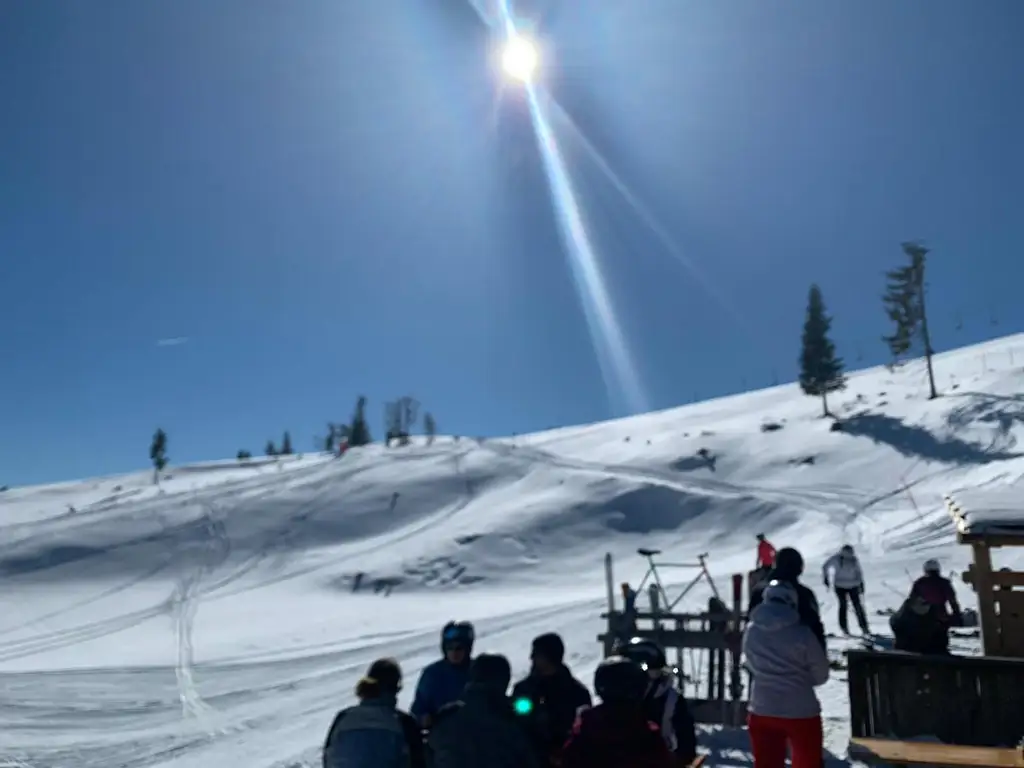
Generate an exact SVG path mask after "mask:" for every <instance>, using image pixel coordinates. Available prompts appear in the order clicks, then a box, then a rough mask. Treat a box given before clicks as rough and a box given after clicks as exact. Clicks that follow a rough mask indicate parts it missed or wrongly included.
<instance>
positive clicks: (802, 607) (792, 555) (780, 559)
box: [747, 547, 828, 651]
mask: <svg viewBox="0 0 1024 768" xmlns="http://www.w3.org/2000/svg"><path fill="white" fill-rule="evenodd" d="M803 572H804V556H803V555H801V554H800V551H799V550H797V549H794V548H793V547H783V548H782V549H780V550H779V551H778V553H777V554H776V555H775V565H774V566H773V567H772V570H771V572H769V574H768V577H767V578H766V579H765V580H764V581H763V582H761V583H760V584H758V585H756V586H754V588H753V590H752V591H751V595H750V603H749V607H748V608H747V613H748V614H753V612H754V609H755V608H757V606H759V605H760V604H761V602H762V600H763V599H764V591H765V589H766V588H767V586H768V584H769V583H770V582H772V581H783V582H786V583H787V584H789V585H790V586H791V587H793V589H794V590H796V595H797V598H798V603H797V611H798V612H799V614H800V621H801V623H802V624H804V625H805V626H807V627H808V628H809V629H810V630H811V632H813V633H814V636H815V637H816V638H817V639H818V642H819V643H821V647H822V650H826V651H827V650H828V646H827V644H826V642H825V625H824V624H822V623H821V609H820V607H819V605H818V598H817V597H815V596H814V592H813V591H812V590H811V588H810V587H808V586H807V585H806V584H802V583H801V582H800V576H801V575H802V574H803Z"/></svg>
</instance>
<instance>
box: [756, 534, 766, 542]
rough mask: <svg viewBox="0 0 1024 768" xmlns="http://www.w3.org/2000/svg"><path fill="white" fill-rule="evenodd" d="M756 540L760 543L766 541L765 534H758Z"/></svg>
mask: <svg viewBox="0 0 1024 768" xmlns="http://www.w3.org/2000/svg"><path fill="white" fill-rule="evenodd" d="M756 538H757V540H758V541H764V534H763V533H759V534H757V536H756Z"/></svg>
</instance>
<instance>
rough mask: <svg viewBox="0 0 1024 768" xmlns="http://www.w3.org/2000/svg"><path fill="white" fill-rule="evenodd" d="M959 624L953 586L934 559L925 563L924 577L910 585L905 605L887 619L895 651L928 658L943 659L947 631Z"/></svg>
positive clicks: (947, 639) (946, 646)
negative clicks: (923, 655)
mask: <svg viewBox="0 0 1024 768" xmlns="http://www.w3.org/2000/svg"><path fill="white" fill-rule="evenodd" d="M947 606H948V607H947ZM962 623H963V620H962V616H961V613H960V603H959V601H958V600H957V598H956V591H955V590H954V589H953V584H952V582H950V580H949V579H947V578H946V577H945V576H943V575H942V573H941V568H940V566H939V561H938V560H934V559H930V560H927V561H926V562H925V564H924V576H921V577H920V578H919V579H917V581H915V582H914V584H913V586H912V587H911V588H910V594H909V596H908V597H907V599H906V601H904V603H903V605H902V606H900V609H899V610H898V611H896V613H895V614H893V616H892V618H890V619H889V625H890V626H891V627H892V633H893V640H894V641H895V642H894V647H895V649H896V650H897V651H908V652H910V653H921V654H929V655H947V654H948V653H949V628H950V627H951V626H957V625H960V624H962Z"/></svg>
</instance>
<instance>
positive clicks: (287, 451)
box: [280, 431, 293, 456]
mask: <svg viewBox="0 0 1024 768" xmlns="http://www.w3.org/2000/svg"><path fill="white" fill-rule="evenodd" d="M292 453H293V451H292V436H291V435H289V434H288V432H287V431H285V433H284V437H283V438H282V439H281V450H280V454H281V455H282V456H291V455H292Z"/></svg>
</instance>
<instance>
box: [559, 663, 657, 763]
mask: <svg viewBox="0 0 1024 768" xmlns="http://www.w3.org/2000/svg"><path fill="white" fill-rule="evenodd" d="M646 687H647V678H646V676H645V675H644V673H643V671H642V670H641V669H640V668H639V667H638V666H637V665H635V664H634V663H633V662H631V661H630V660H629V659H624V658H622V657H619V656H611V657H609V658H607V659H605V660H604V661H602V662H601V663H600V664H599V665H598V667H597V671H596V672H595V673H594V691H595V692H596V693H597V695H598V697H599V698H600V699H601V703H600V704H598V705H597V706H596V707H591V708H590V709H585V710H583V711H582V712H581V713H580V715H579V717H578V718H577V719H576V724H575V725H574V726H573V731H572V735H571V736H569V740H568V741H567V742H566V744H565V749H564V750H563V751H562V768H674V766H673V761H672V755H671V753H670V752H669V751H668V748H667V747H666V746H665V742H664V741H663V740H662V738H661V735H660V734H659V733H658V726H657V725H656V724H654V723H652V722H649V721H648V720H647V718H646V716H645V714H644V707H643V699H644V690H645V689H646Z"/></svg>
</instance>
